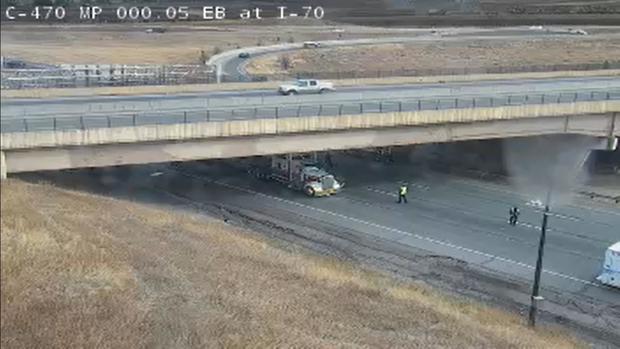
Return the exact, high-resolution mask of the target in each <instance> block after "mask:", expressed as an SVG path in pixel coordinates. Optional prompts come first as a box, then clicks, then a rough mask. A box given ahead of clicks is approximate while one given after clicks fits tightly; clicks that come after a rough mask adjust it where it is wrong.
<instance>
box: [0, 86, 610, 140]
mask: <svg viewBox="0 0 620 349" xmlns="http://www.w3.org/2000/svg"><path fill="white" fill-rule="evenodd" d="M604 100H620V90H608V91H601V90H596V91H581V92H559V93H545V94H516V95H513V94H510V95H497V96H494V97H484V96H475V97H471V98H463V97H460V98H447V97H446V98H435V99H383V100H373V101H349V102H343V103H335V104H334V103H332V104H305V105H304V104H298V105H278V106H256V107H252V108H213V109H194V110H170V111H140V112H123V113H106V114H103V115H97V114H89V115H80V114H77V115H76V114H69V115H58V116H54V117H32V118H28V117H22V118H11V119H4V120H2V121H1V132H2V133H11V132H34V131H55V130H85V129H93V128H106V127H107V128H112V127H131V126H144V125H163V124H166V125H170V124H189V123H198V122H211V121H231V120H252V119H267V118H275V119H278V118H291V117H314V116H339V115H355V114H372V113H391V112H412V111H422V110H443V109H462V108H488V107H503V106H519V105H536V104H539V105H541V104H542V105H545V104H562V103H575V102H585V101H604Z"/></svg>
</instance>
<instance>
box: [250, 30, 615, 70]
mask: <svg viewBox="0 0 620 349" xmlns="http://www.w3.org/2000/svg"><path fill="white" fill-rule="evenodd" d="M618 57H620V40H619V39H598V40H579V39H575V38H568V39H547V40H540V39H534V40H532V39H528V40H507V41H496V40H493V41H482V40H464V41H461V42H432V43H416V44H389V45H375V46H359V47H342V48H332V49H320V50H303V51H298V52H295V53H292V54H290V56H289V58H290V62H291V67H290V69H289V72H325V71H330V72H336V71H344V72H346V71H357V72H362V71H378V70H380V71H385V70H402V69H404V70H411V69H421V70H425V69H463V68H465V67H468V68H493V67H498V66H499V67H511V66H514V67H519V66H536V65H562V64H583V63H597V64H598V63H602V62H604V61H605V60H608V61H610V62H612V61H617V60H618ZM247 71H248V72H250V73H254V74H271V73H285V72H286V71H283V70H282V65H281V58H280V56H279V55H269V56H263V57H260V58H257V59H255V60H252V61H251V62H250V63H249V64H248V66H247Z"/></svg>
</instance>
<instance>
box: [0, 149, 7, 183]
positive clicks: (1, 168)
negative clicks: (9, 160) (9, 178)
mask: <svg viewBox="0 0 620 349" xmlns="http://www.w3.org/2000/svg"><path fill="white" fill-rule="evenodd" d="M6 173H7V168H6V157H5V155H4V152H3V151H0V179H6Z"/></svg>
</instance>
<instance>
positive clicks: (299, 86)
mask: <svg viewBox="0 0 620 349" xmlns="http://www.w3.org/2000/svg"><path fill="white" fill-rule="evenodd" d="M334 90H335V89H334V84H333V83H331V82H327V81H320V80H297V81H296V82H293V83H290V84H284V85H280V87H279V88H278V92H279V93H280V94H283V95H285V96H288V95H291V94H293V95H296V94H306V93H324V92H327V91H334Z"/></svg>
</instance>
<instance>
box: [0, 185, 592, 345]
mask: <svg viewBox="0 0 620 349" xmlns="http://www.w3.org/2000/svg"><path fill="white" fill-rule="evenodd" d="M1 217H2V221H1V224H2V232H1V238H2V244H1V257H2V265H1V272H2V273H1V281H2V293H1V298H0V300H1V319H2V323H1V331H2V339H1V344H2V347H3V348H4V347H6V348H141V347H149V348H203V347H226V348H236V347H237V348H240V347H298V348H302V347H308V348H335V347H349V348H354V347H368V348H388V347H392V348H396V347H409V348H576V347H583V346H582V345H581V344H580V343H579V342H578V341H576V340H574V339H572V338H571V337H570V336H569V335H566V334H564V333H561V332H559V331H557V330H549V329H541V330H538V331H533V330H530V329H528V328H527V327H526V326H524V325H523V324H522V320H521V319H519V318H518V317H516V316H513V315H510V314H507V313H504V312H502V311H499V310H495V309H490V308H487V307H484V306H481V305H478V304H472V303H469V302H466V301H462V300H456V299H452V298H448V297H445V296H441V295H438V293H437V292H436V291H432V290H430V289H428V288H426V287H424V286H419V285H413V284H405V283H401V282H396V281H394V280H392V279H389V278H387V277H384V276H380V275H378V274H375V273H372V272H367V271H363V270H359V269H356V268H354V267H352V266H349V265H343V264H340V263H338V262H337V261H335V260H331V259H323V258H320V257H315V256H310V255H306V254H304V253H299V254H293V253H291V252H285V251H283V250H280V249H277V248H276V247H274V246H273V245H271V244H270V243H269V242H268V241H264V240H261V238H259V237H257V236H255V235H253V234H252V233H249V232H246V231H241V230H240V229H237V228H233V227H231V226H228V225H226V224H224V223H222V222H219V221H215V220H210V219H207V218H204V217H202V216H198V215H191V214H185V213H179V212H172V211H169V210H164V209H159V208H153V207H149V206H144V205H142V204H137V203H133V202H126V201H120V200H116V199H109V198H104V197H98V196H94V195H89V194H83V193H79V192H72V191H67V190H62V189H58V188H56V187H53V186H50V185H41V184H27V183H24V182H21V181H19V180H8V181H4V182H3V183H2V215H1Z"/></svg>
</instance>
